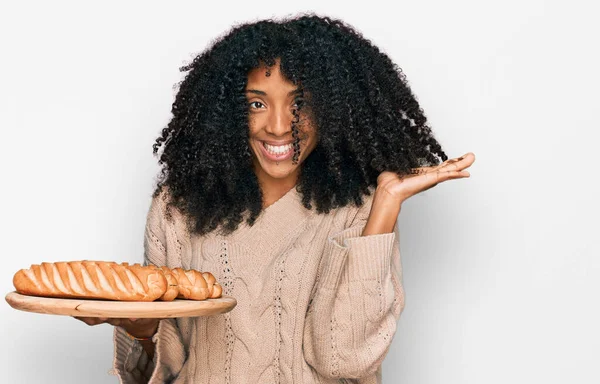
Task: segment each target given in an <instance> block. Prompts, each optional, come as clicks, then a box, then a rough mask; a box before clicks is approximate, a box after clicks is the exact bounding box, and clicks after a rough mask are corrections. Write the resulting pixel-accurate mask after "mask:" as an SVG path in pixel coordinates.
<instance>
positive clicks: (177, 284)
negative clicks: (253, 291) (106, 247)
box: [13, 260, 222, 301]
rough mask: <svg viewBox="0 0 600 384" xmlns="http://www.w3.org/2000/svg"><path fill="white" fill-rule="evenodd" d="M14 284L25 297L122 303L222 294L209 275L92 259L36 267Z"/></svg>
mask: <svg viewBox="0 0 600 384" xmlns="http://www.w3.org/2000/svg"><path fill="white" fill-rule="evenodd" d="M13 285H14V286H15V289H16V290H17V292H18V293H21V294H23V295H30V296H45V297H62V298H81V299H104V300H121V301H154V300H162V301H172V300H174V299H175V298H180V299H188V300H205V299H216V298H219V297H221V292H222V289H221V286H220V285H219V283H217V282H216V279H215V277H214V276H213V275H212V274H211V273H210V272H200V271H196V270H194V269H190V270H184V269H182V268H174V269H170V268H168V267H166V266H162V267H157V266H155V265H148V266H142V265H140V264H133V265H129V263H121V264H118V263H115V262H113V261H90V260H83V261H68V262H64V261H63V262H56V263H41V265H38V264H34V265H32V266H31V268H29V269H21V270H19V271H18V272H17V273H16V274H15V275H14V277H13Z"/></svg>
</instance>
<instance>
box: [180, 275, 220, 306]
mask: <svg viewBox="0 0 600 384" xmlns="http://www.w3.org/2000/svg"><path fill="white" fill-rule="evenodd" d="M172 272H173V274H174V275H175V277H176V278H177V282H178V289H179V295H177V297H178V298H180V299H189V300H205V299H216V298H219V297H221V292H222V287H221V285H220V284H219V283H217V282H216V279H215V277H214V276H213V274H212V273H210V272H199V271H196V270H195V269H189V270H184V269H183V268H173V269H172Z"/></svg>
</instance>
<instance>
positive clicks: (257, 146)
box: [245, 60, 317, 185]
mask: <svg viewBox="0 0 600 384" xmlns="http://www.w3.org/2000/svg"><path fill="white" fill-rule="evenodd" d="M266 72H267V68H266V67H259V68H255V69H253V70H252V71H250V72H249V73H248V83H247V85H246V89H245V91H246V101H247V105H248V115H249V126H250V132H249V144H250V148H251V149H252V154H253V163H254V171H255V172H256V175H257V177H258V179H259V181H262V182H263V184H273V183H282V184H286V185H287V184H288V183H289V184H291V185H295V184H296V182H297V177H298V174H299V171H300V166H301V165H302V162H303V161H304V160H305V159H306V157H307V156H308V155H309V154H310V152H312V150H313V149H314V148H315V146H316V145H317V135H316V130H315V129H314V127H313V125H312V123H311V121H310V120H311V119H310V118H309V113H308V108H307V107H306V105H304V106H302V108H301V109H300V110H299V111H298V114H299V116H300V119H299V121H298V123H297V124H296V126H297V127H298V128H299V132H298V138H299V139H300V142H299V144H300V156H299V157H298V162H297V164H292V157H293V155H294V147H293V145H292V143H293V142H294V137H293V136H292V121H293V120H294V114H293V112H292V111H293V110H294V109H295V108H296V107H297V105H296V104H295V97H296V95H297V92H296V93H294V91H296V89H297V86H296V85H294V83H292V82H291V81H289V80H287V79H286V78H284V77H283V76H282V74H281V73H280V71H279V60H277V62H276V63H275V65H274V66H273V67H271V68H270V69H269V72H270V75H269V76H266ZM305 96H306V94H305Z"/></svg>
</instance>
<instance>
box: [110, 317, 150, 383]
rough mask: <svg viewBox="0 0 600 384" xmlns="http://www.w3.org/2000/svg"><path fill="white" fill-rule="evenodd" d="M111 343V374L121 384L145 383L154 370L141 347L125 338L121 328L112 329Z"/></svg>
mask: <svg viewBox="0 0 600 384" xmlns="http://www.w3.org/2000/svg"><path fill="white" fill-rule="evenodd" d="M113 342H114V347H115V351H114V352H115V354H114V360H113V372H114V373H115V374H116V375H117V376H118V378H119V381H120V382H121V383H123V384H132V383H145V382H147V381H148V378H149V377H150V375H151V374H152V370H154V363H153V362H152V361H150V359H148V355H147V354H146V352H144V350H143V348H142V345H141V344H140V343H138V342H136V341H134V340H132V339H131V338H130V337H129V336H127V334H126V332H125V330H124V329H123V328H121V327H114V332H113Z"/></svg>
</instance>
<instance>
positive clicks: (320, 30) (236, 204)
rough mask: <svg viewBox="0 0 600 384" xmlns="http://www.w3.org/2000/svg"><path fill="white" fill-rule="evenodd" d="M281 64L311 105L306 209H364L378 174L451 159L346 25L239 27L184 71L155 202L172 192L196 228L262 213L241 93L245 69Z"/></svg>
mask: <svg viewBox="0 0 600 384" xmlns="http://www.w3.org/2000/svg"><path fill="white" fill-rule="evenodd" d="M277 59H279V60H280V71H281V73H282V76H284V77H285V78H286V79H289V80H290V81H291V82H293V83H294V84H297V85H298V86H299V87H300V88H301V89H302V90H303V91H304V92H305V94H307V95H310V96H309V97H306V98H303V97H302V95H300V100H299V101H300V103H299V104H298V108H302V107H303V106H308V107H309V108H310V111H311V119H313V120H311V121H312V122H313V124H314V125H315V126H316V127H317V132H318V141H317V145H316V147H315V149H314V150H313V151H312V152H311V153H310V155H309V156H308V157H307V158H306V159H305V160H304V162H303V163H302V164H301V168H300V172H299V176H298V177H299V179H298V183H297V186H296V188H297V191H298V192H299V193H300V194H301V196H302V204H303V205H304V207H305V208H307V209H312V208H313V204H314V205H315V206H316V210H317V212H318V213H329V212H330V210H331V209H334V208H337V207H342V206H345V205H348V204H351V203H354V204H355V205H357V206H360V205H362V204H363V199H362V198H363V196H364V195H369V194H370V191H369V188H370V187H375V186H376V185H377V176H378V175H379V174H380V173H381V172H383V171H393V172H396V173H397V174H398V175H406V174H409V173H410V172H411V169H413V168H416V167H420V166H427V165H437V164H439V163H440V162H441V161H445V160H447V159H448V157H447V156H446V154H445V153H444V152H443V150H442V148H441V146H440V144H439V143H438V142H437V140H436V139H435V138H434V137H433V135H432V132H431V128H430V127H429V126H428V124H427V118H426V117H425V115H424V113H423V110H422V109H421V107H420V106H419V103H418V102H417V100H416V98H415V97H414V95H413V93H412V91H411V89H410V87H409V86H408V84H407V80H406V77H405V75H404V73H403V72H402V70H401V69H400V68H399V67H398V66H397V65H396V64H394V63H393V62H392V60H391V59H390V58H389V57H388V56H387V55H386V54H385V53H384V52H382V51H381V50H380V49H378V48H377V47H376V46H375V45H374V44H372V43H371V41H370V40H368V39H366V38H365V37H363V36H362V34H361V33H359V32H358V31H356V30H355V29H354V28H353V27H352V26H350V25H348V24H346V23H345V22H343V21H341V20H338V19H333V18H330V17H322V16H318V15H315V14H314V13H308V14H301V15H298V16H296V17H293V18H292V17H288V18H283V19H279V20H276V19H266V20H260V21H257V22H252V23H243V24H238V25H234V26H233V27H232V28H231V29H230V30H229V31H228V32H227V33H226V34H224V35H221V36H220V37H218V38H216V39H214V40H213V41H212V42H211V45H210V46H209V47H208V48H207V49H206V50H204V51H203V52H202V53H200V54H199V55H197V56H196V57H195V58H194V59H193V60H192V62H191V63H189V64H188V65H185V66H183V67H181V68H180V71H182V72H188V71H189V72H188V73H187V74H186V75H185V78H184V79H183V80H182V81H181V82H180V83H179V84H178V86H179V89H178V92H177V95H176V97H175V101H174V102H173V104H172V110H171V112H172V114H173V117H172V119H171V120H170V122H169V123H168V125H167V126H166V127H165V128H164V129H163V130H162V135H161V136H160V137H159V138H157V139H156V142H155V143H154V145H153V152H154V155H157V154H158V151H159V149H160V148H161V147H163V152H162V154H161V155H160V157H159V164H161V166H162V168H161V172H160V174H159V175H158V182H157V187H156V189H155V191H154V194H153V196H154V197H156V196H158V195H159V194H160V192H161V191H162V189H163V187H165V186H166V187H168V191H169V193H168V195H169V202H168V203H169V205H170V206H174V207H176V208H177V209H178V210H179V211H180V212H182V213H184V214H185V215H186V216H187V217H188V219H189V221H188V228H189V230H190V231H191V232H193V233H196V234H200V235H203V234H207V233H209V232H211V231H213V230H216V229H218V228H219V229H220V231H221V233H224V234H227V233H231V232H232V231H234V230H235V229H237V228H238V226H239V224H240V223H241V222H242V221H243V220H246V222H247V223H248V225H253V224H254V222H255V220H256V219H257V217H258V216H259V214H260V213H261V211H262V191H261V189H260V188H259V183H258V179H257V176H256V174H255V173H254V171H253V166H252V153H251V151H252V150H251V149H250V147H249V144H248V140H249V126H248V121H249V120H248V118H249V115H248V105H247V104H248V103H247V99H246V96H245V94H244V90H245V86H246V84H247V75H248V72H249V71H250V70H252V69H254V68H257V67H259V66H260V65H264V64H265V63H266V65H267V66H272V65H273V64H274V63H275V62H276V60H277ZM296 114H297V111H295V112H294V115H296ZM296 122H297V119H294V122H292V133H293V137H294V139H295V140H296V142H295V143H294V144H295V145H294V149H295V153H294V159H293V161H296V160H297V158H298V145H297V144H298V142H297V141H298V140H297V139H298V128H297V127H296V126H295V123H296Z"/></svg>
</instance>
